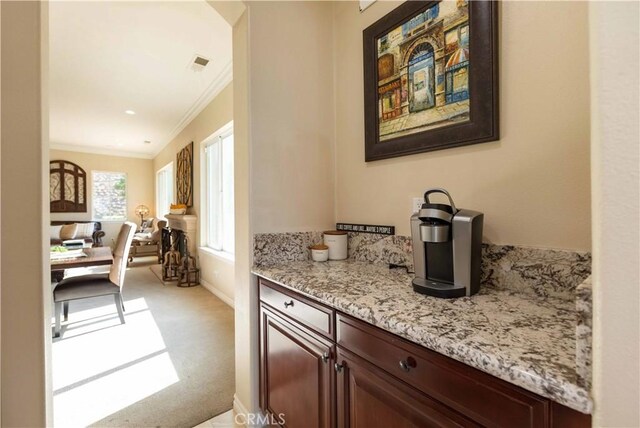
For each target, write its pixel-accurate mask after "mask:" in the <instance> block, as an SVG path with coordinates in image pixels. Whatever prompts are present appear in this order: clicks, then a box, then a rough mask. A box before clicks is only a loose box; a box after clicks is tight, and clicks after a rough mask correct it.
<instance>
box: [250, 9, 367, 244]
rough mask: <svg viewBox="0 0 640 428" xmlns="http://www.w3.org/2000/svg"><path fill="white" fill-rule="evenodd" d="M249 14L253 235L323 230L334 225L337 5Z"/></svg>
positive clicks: (256, 11)
mask: <svg viewBox="0 0 640 428" xmlns="http://www.w3.org/2000/svg"><path fill="white" fill-rule="evenodd" d="M353 5H354V7H356V8H357V3H353ZM249 9H250V21H249V25H250V26H249V37H250V41H249V44H250V49H249V55H250V59H249V64H250V69H249V73H250V74H249V79H250V88H251V97H250V100H251V104H250V109H251V112H250V117H251V150H252V153H251V158H252V162H251V165H252V167H251V169H252V171H251V173H252V179H251V184H252V190H251V216H252V217H251V218H252V224H253V227H254V232H255V233H261V232H290V231H306V230H324V229H326V228H329V227H331V226H332V225H333V224H334V223H335V208H334V207H335V206H334V190H335V189H334V183H335V178H334V175H335V171H334V140H335V136H334V128H335V104H334V101H335V99H334V94H333V91H334V87H333V42H332V40H333V13H332V10H333V4H332V2H277V1H269V2H262V1H256V2H250V3H249ZM276 23H277V25H274V24H276Z"/></svg>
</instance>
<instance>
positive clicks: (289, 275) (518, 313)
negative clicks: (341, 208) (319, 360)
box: [253, 237, 592, 413]
mask: <svg viewBox="0 0 640 428" xmlns="http://www.w3.org/2000/svg"><path fill="white" fill-rule="evenodd" d="M310 238H311V237H310ZM310 240H312V239H310ZM301 259H302V260H301ZM280 260H281V261H280V263H278V262H277V260H269V262H270V263H263V264H262V265H260V266H255V267H254V268H253V272H254V273H255V274H256V275H260V276H262V277H265V278H267V279H270V280H272V281H274V282H276V283H278V284H281V285H283V286H285V287H289V288H291V289H293V290H296V291H298V292H301V293H302V294H304V295H306V296H308V297H311V298H313V299H316V300H318V301H320V302H322V303H325V304H327V305H329V306H332V307H333V308H335V309H337V310H339V311H342V312H344V313H346V314H349V315H352V316H354V317H356V318H359V319H361V320H363V321H366V322H368V323H371V324H373V325H375V326H377V327H380V328H382V329H384V330H387V331H389V332H391V333H395V334H397V335H399V336H401V337H404V338H406V339H408V340H410V341H412V342H414V343H417V344H419V345H422V346H425V347H426V348H429V349H432V350H434V351H436V352H439V353H441V354H443V355H446V356H448V357H451V358H453V359H455V360H458V361H461V362H463V363H465V364H467V365H469V366H472V367H475V368H478V369H480V370H482V371H484V372H486V373H489V374H491V375H494V376H496V377H498V378H501V379H503V380H506V381H508V382H510V383H512V384H515V385H518V386H521V387H523V388H525V389H527V390H529V391H532V392H535V393H537V394H540V395H542V396H545V397H548V398H550V399H552V400H554V401H556V402H558V403H561V404H564V405H566V406H568V407H571V408H573V409H576V410H578V411H581V412H584V413H590V412H591V406H592V403H591V399H590V397H589V392H588V390H587V389H585V388H584V387H583V386H581V382H580V381H579V376H578V369H577V367H576V320H577V312H576V302H575V300H574V299H571V298H567V297H566V296H564V295H562V294H560V295H554V294H553V293H551V294H546V293H544V294H546V295H537V294H535V293H523V292H522V291H521V290H518V289H517V288H516V289H513V290H512V289H509V288H508V287H494V286H491V285H489V284H487V285H486V286H483V287H482V289H481V291H480V293H479V294H477V295H475V296H472V297H465V298H459V299H453V300H443V299H436V298H433V297H427V296H423V295H420V294H417V293H415V292H414V291H413V290H412V288H411V285H410V284H411V276H410V275H409V274H408V273H407V270H406V269H389V268H388V266H386V265H384V264H372V263H367V262H362V261H355V260H353V259H352V260H347V261H339V262H337V261H334V262H327V263H315V262H311V261H305V260H304V259H303V257H300V258H299V259H298V260H297V261H285V260H282V259H280ZM583 279H584V278H583ZM582 385H584V384H582Z"/></svg>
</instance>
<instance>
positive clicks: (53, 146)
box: [49, 143, 155, 159]
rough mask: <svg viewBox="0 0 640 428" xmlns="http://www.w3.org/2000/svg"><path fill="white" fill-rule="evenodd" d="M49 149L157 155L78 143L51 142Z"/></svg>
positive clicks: (152, 156) (135, 155)
mask: <svg viewBox="0 0 640 428" xmlns="http://www.w3.org/2000/svg"><path fill="white" fill-rule="evenodd" d="M49 149H51V150H65V151H67V152H79V153H92V154H96V155H107V156H118V157H123V158H139V159H153V158H154V157H155V155H153V154H151V153H140V152H129V151H126V150H117V149H113V148H102V147H90V146H79V145H76V144H58V143H51V144H50V145H49Z"/></svg>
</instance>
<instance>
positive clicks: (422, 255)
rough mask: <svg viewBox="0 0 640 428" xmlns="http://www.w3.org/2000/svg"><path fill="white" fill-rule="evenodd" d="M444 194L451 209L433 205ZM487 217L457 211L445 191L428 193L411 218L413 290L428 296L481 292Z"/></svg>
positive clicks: (463, 294)
mask: <svg viewBox="0 0 640 428" xmlns="http://www.w3.org/2000/svg"><path fill="white" fill-rule="evenodd" d="M434 193H441V194H444V195H446V196H447V198H448V199H449V205H447V204H442V203H433V202H431V201H430V199H429V196H430V195H433V194H434ZM483 219H484V215H483V214H482V213H480V212H477V211H471V210H465V209H460V210H459V209H457V208H456V206H455V204H454V203H453V199H451V196H450V195H449V192H447V191H446V190H444V189H438V188H434V189H429V190H427V191H426V192H425V194H424V204H422V207H421V209H420V211H418V212H417V213H415V214H414V215H412V216H411V238H412V240H413V260H414V267H415V278H414V280H413V289H414V290H415V291H417V292H418V293H422V294H427V295H429V296H435V297H443V298H452V297H462V296H471V295H472V294H475V293H477V292H478V290H480V262H481V258H482V225H483Z"/></svg>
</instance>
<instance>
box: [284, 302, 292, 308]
mask: <svg viewBox="0 0 640 428" xmlns="http://www.w3.org/2000/svg"><path fill="white" fill-rule="evenodd" d="M289 306H293V300H289V301H288V302H284V307H285V308H288V307H289Z"/></svg>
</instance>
